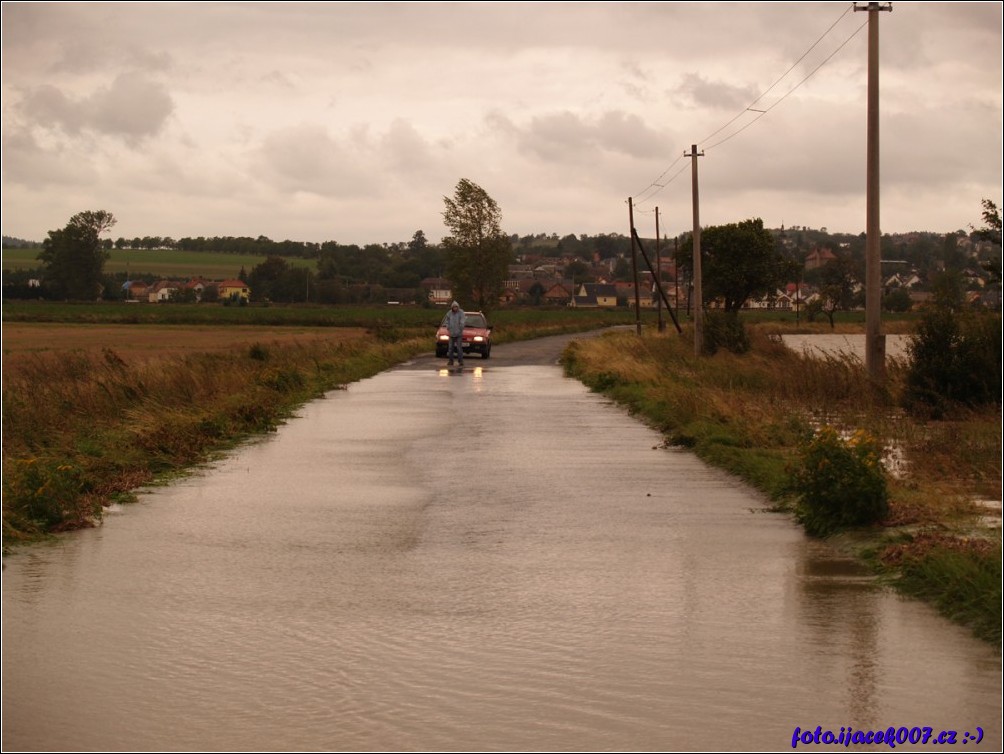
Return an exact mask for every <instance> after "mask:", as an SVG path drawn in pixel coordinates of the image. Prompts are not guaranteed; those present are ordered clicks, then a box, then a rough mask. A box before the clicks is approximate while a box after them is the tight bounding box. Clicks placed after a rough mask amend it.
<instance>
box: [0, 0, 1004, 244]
mask: <svg viewBox="0 0 1004 754" xmlns="http://www.w3.org/2000/svg"><path fill="white" fill-rule="evenodd" d="M852 8H853V4H852V3H842V2H837V3H826V2H823V3H763V2H760V3H703V2H701V3H572V2H566V3H555V4H551V3H515V2H509V3H499V4H496V3H459V4H458V3H302V4H298V3H289V2H284V3H211V2H210V3H202V2H200V3H191V4H188V3H90V2H89V3H26V2H4V3H3V19H2V32H3V68H2V87H3V117H2V124H3V125H2V129H3V154H2V209H3V219H2V224H3V233H4V234H5V235H12V236H16V237H20V238H26V239H31V240H38V241H40V240H42V239H44V238H45V236H46V233H47V231H49V230H53V229H56V228H60V227H62V226H64V225H65V224H66V222H67V220H69V218H70V217H71V216H72V215H73V214H75V213H77V212H80V211H83V210H98V209H103V210H107V211H109V212H111V213H112V214H114V215H115V217H116V218H117V219H118V224H117V226H116V227H115V228H113V229H112V232H111V236H112V237H113V238H117V237H119V236H125V237H127V238H131V237H133V236H136V235H139V236H144V235H154V236H171V237H174V238H180V237H183V236H199V235H206V236H212V235H234V236H258V235H265V236H268V237H269V238H272V239H273V240H283V239H293V240H298V241H318V242H320V241H326V240H335V241H338V242H340V243H358V244H365V243H382V242H395V241H407V240H410V239H411V238H412V236H413V235H414V233H415V231H417V230H419V229H421V230H423V231H424V232H425V234H426V236H427V237H428V238H429V239H430V240H432V241H438V240H439V239H440V237H441V236H442V235H444V234H445V233H446V230H445V228H444V226H443V221H442V212H443V197H444V196H445V195H452V194H453V192H454V189H455V187H456V185H457V182H458V181H459V180H460V179H462V178H467V179H470V180H472V181H474V182H475V183H477V184H479V185H480V186H481V187H482V188H484V189H485V190H486V191H487V192H488V193H489V194H490V195H491V196H492V197H493V198H494V199H495V200H496V201H497V202H498V204H499V206H500V208H501V210H502V217H503V227H504V230H505V231H506V232H508V233H518V234H520V235H525V234H528V233H558V234H559V235H566V234H568V233H575V234H580V233H588V234H590V235H594V234H597V233H623V234H627V233H628V210H627V203H626V202H627V198H628V197H629V196H632V197H635V198H636V200H641V201H640V204H639V207H638V212H637V214H636V224H637V226H638V228H639V231H640V232H641V234H642V235H645V236H652V235H654V232H655V226H654V222H655V221H654V214H653V211H652V210H653V209H654V208H655V207H656V206H658V207H659V211H660V218H661V220H660V229H661V230H662V232H663V233H666V234H668V235H670V236H672V235H675V234H677V233H680V232H683V231H686V230H689V228H690V225H691V221H692V209H691V180H690V167H689V165H690V160H689V159H682V155H683V153H684V151H688V150H689V149H690V146H691V145H692V144H697V145H698V148H699V149H703V150H704V152H705V154H704V156H703V157H701V158H700V159H699V170H700V176H699V184H700V197H701V203H700V217H701V223H702V225H704V226H707V225H716V224H721V223H728V222H736V221H739V220H744V219H747V218H751V217H760V218H762V219H763V221H764V223H765V224H766V225H767V226H768V227H779V226H780V225H782V224H784V225H786V226H791V225H807V226H809V227H813V228H820V227H826V228H828V229H829V230H830V231H831V232H836V231H840V232H851V233H860V232H863V231H864V229H865V135H866V134H865V126H866V92H867V28H861V29H860V31H858V29H859V27H862V26H863V25H865V24H866V23H867V17H868V15H869V14H868V13H864V12H854V11H853V10H850V12H846V13H845V11H848V10H849V9H852ZM1001 8H1002V5H1001V3H999V2H988V3H951V4H949V3H932V2H895V3H893V11H892V12H891V13H888V12H883V13H880V14H878V15H879V25H880V45H881V54H880V60H881V68H880V79H881V80H880V90H881V107H880V110H881V150H882V158H881V183H882V192H881V219H882V230H883V232H887V233H891V232H903V231H910V230H929V231H937V232H946V231H952V230H957V229H960V228H963V229H968V226H969V225H970V224H974V225H979V224H980V215H981V211H982V207H981V201H982V200H983V199H984V198H989V199H992V200H994V201H995V202H997V203H998V204H1000V202H1001V198H1002V197H1001V193H1002V177H1001V175H1002V81H1001V70H1002V16H1001ZM831 27H832V29H831ZM827 30H830V31H829V32H828V33H827ZM818 40H821V41H819V43H818V45H816V46H815V47H814V48H813V45H814V43H816V42H817V41H818ZM841 45H843V47H842V48H841V49H839V50H838V48H840V47H841ZM810 48H812V49H811V51H810ZM807 51H809V52H808V54H807V55H806V54H805V53H806V52H807ZM803 55H805V57H804V58H803ZM831 55H832V57H830V56H831ZM828 57H829V60H828V62H825V63H824V61H825V60H826V58H828ZM821 64H822V65H821ZM820 66H821V67H820ZM789 71H790V72H789ZM813 71H815V73H813ZM786 72H787V75H786V76H785V74H786ZM810 74H811V75H810ZM782 77H783V78H782ZM807 77H808V78H807ZM779 79H780V81H779ZM776 82H777V83H776ZM775 83H776V85H775V86H774V87H773V88H770V87H771V86H772V85H774V84H775ZM796 87H797V88H796ZM765 93H766V94H765ZM761 95H763V96H761ZM747 108H750V109H747ZM764 110H767V111H768V112H767V113H766V114H765V115H762V117H759V116H761V113H760V112H757V111H764ZM737 116H738V117H737ZM757 117H759V120H756V122H753V120H754V118H757ZM733 119H735V120H734V122H732V123H731V125H728V126H727V127H726V128H725V129H724V130H722V131H719V129H720V128H721V127H723V126H726V124H729V123H730V121H733ZM744 126H748V127H747V128H745V130H742V131H741V132H739V130H740V129H742V128H743V127H744ZM716 132H718V133H716ZM737 132H738V133H737ZM729 137H731V138H729ZM681 169H682V172H680V171H681ZM653 184H656V185H653ZM659 185H665V188H659Z"/></svg>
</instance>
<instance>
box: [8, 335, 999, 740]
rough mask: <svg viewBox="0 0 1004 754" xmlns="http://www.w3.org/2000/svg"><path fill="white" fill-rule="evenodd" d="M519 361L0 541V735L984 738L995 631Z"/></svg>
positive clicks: (545, 366) (339, 398)
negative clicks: (924, 600)
mask: <svg viewBox="0 0 1004 754" xmlns="http://www.w3.org/2000/svg"><path fill="white" fill-rule="evenodd" d="M518 349H519V347H518V346H515V345H514V346H511V347H505V348H503V347H497V348H496V349H495V351H494V352H493V358H492V359H491V360H489V361H484V362H482V361H481V360H477V359H469V360H468V361H467V367H466V369H465V370H464V372H462V373H460V372H447V371H445V370H442V369H440V367H441V366H442V362H441V361H434V360H432V359H418V360H416V361H415V362H413V363H412V364H409V365H406V366H405V367H403V368H399V369H395V370H391V371H389V372H385V373H383V374H381V375H378V376H377V377H374V378H372V379H369V380H365V381H362V382H359V383H356V384H353V385H351V386H350V387H349V389H348V390H345V391H337V392H334V393H331V394H330V395H329V396H328V397H327V398H326V399H325V400H321V401H317V402H314V403H312V404H310V405H309V406H307V407H305V408H304V409H303V410H302V412H301V416H300V418H298V419H296V420H294V421H291V422H290V423H289V424H288V425H286V426H284V427H282V428H280V430H279V431H278V432H277V433H276V434H275V435H273V436H271V437H269V438H267V439H266V440H264V441H262V442H258V443H256V444H253V445H249V446H247V447H244V448H241V449H240V450H238V451H236V452H234V453H233V454H232V455H230V456H229V457H228V458H226V459H225V460H223V461H220V462H219V463H217V464H215V465H214V466H213V467H212V468H210V469H208V470H206V471H205V472H203V473H200V474H198V475H197V476H193V477H191V478H188V479H185V480H182V481H180V482H177V483H175V484H172V485H171V486H168V487H164V488H159V489H154V490H151V491H149V492H148V493H146V494H143V495H142V496H141V500H140V502H139V503H138V504H136V505H131V506H127V507H124V508H121V509H118V510H115V511H113V512H112V513H111V514H110V515H109V516H108V517H107V518H106V522H105V524H104V525H103V526H102V527H100V528H98V529H94V530H90V531H84V532H79V533H75V534H72V535H69V536H64V537H61V538H60V539H59V541H58V542H56V543H54V544H51V545H44V546H40V547H34V548H30V549H25V550H22V551H20V552H17V553H16V554H14V555H13V556H11V557H8V558H7V560H6V563H7V568H6V569H5V571H4V574H3V747H4V750H10V749H21V750H55V749H77V750H98V749H101V750H126V749H136V750H160V749H164V750H224V749H225V750H258V749H264V750H367V751H373V750H448V751H468V750H522V751H526V750H552V751H553V750H562V751H570V750H596V749H615V750H666V749H708V748H710V749H715V748H721V749H733V750H744V749H754V750H755V749H760V750H772V749H788V748H790V747H791V742H792V736H793V732H794V730H795V728H796V727H799V728H801V729H802V730H810V731H812V730H814V729H815V727H816V726H817V725H818V726H822V729H823V730H824V731H825V730H828V729H829V730H832V731H834V733H839V732H840V730H841V728H842V727H846V726H851V727H853V728H854V729H855V730H862V731H867V730H874V729H882V730H885V729H886V728H888V727H889V726H894V727H896V728H899V727H901V726H903V727H905V728H907V729H910V728H913V727H918V728H923V727H925V726H930V727H931V728H932V729H933V730H934V734H935V735H937V734H938V733H940V731H941V730H942V729H948V730H956V731H958V741H959V747H960V748H964V749H965V750H969V751H974V750H975V751H981V750H985V751H994V750H999V749H1000V746H1001V660H1000V657H998V656H996V655H995V653H994V652H993V650H992V648H990V647H988V646H987V645H985V644H982V643H980V642H978V641H976V640H975V639H972V638H971V637H970V636H969V634H968V633H967V632H966V631H965V630H963V629H960V628H957V627H955V626H953V625H951V624H949V623H948V622H946V621H945V620H943V619H941V618H940V617H938V616H937V615H936V614H935V613H934V612H933V611H932V610H931V609H930V608H928V607H926V606H924V605H922V604H919V603H916V602H911V601H905V600H902V599H900V598H899V597H897V596H895V595H894V594H892V593H890V592H888V591H886V590H883V589H882V588H880V587H878V586H877V585H876V584H874V583H873V581H872V580H871V579H870V578H869V577H867V576H866V575H865V574H863V573H862V572H860V571H859V570H858V569H857V568H856V567H855V566H854V564H853V563H849V562H847V561H845V560H843V559H841V558H840V557H839V556H837V555H836V554H835V553H834V552H833V551H832V550H830V549H829V548H828V547H826V546H825V545H823V544H820V543H818V542H814V541H811V540H809V539H807V538H806V537H805V536H804V535H803V534H802V533H801V531H800V529H799V528H798V527H796V526H795V525H794V524H793V523H792V522H791V521H790V520H789V519H788V518H786V517H784V516H781V515H777V514H772V513H768V512H765V511H764V510H763V506H764V504H765V503H764V501H763V500H762V499H760V498H759V497H758V496H757V495H755V494H754V493H751V492H750V491H749V490H748V489H747V488H745V487H743V486H742V485H740V484H739V483H737V482H736V481H734V480H733V479H731V478H730V477H728V476H726V475H723V474H721V473H719V472H717V471H714V470H711V469H709V468H707V467H706V466H704V465H703V464H701V463H700V462H699V461H697V460H696V459H695V458H694V457H693V456H691V455H689V454H687V453H685V452H682V451H678V450H672V449H665V448H662V447H661V437H660V436H659V435H658V434H657V433H655V432H653V431H652V430H650V429H648V428H647V427H645V426H643V425H642V424H640V423H639V422H637V421H636V420H634V419H632V418H631V417H629V416H627V415H626V414H625V413H624V412H623V411H622V410H620V409H619V408H617V407H615V406H613V405H611V404H609V403H608V402H607V401H605V400H604V399H603V398H601V397H599V396H597V395H595V394H592V393H589V392H588V391H587V390H586V389H585V388H584V387H582V386H581V385H580V384H579V383H578V382H576V381H574V380H571V379H566V378H564V377H563V376H562V374H561V371H560V369H559V368H558V367H556V366H553V365H551V364H550V363H549V362H551V361H553V355H552V356H550V357H547V358H541V357H534V358H530V357H527V358H522V357H521V358H516V357H515V356H514V355H515V354H519V353H522V352H520V351H519V350H518ZM496 356H497V358H496ZM977 726H980V727H981V728H982V729H983V731H984V738H983V741H982V743H980V744H979V745H976V744H975V743H974V742H972V741H970V742H969V743H968V744H967V745H965V746H964V747H963V746H962V738H963V733H965V732H969V733H971V734H972V735H975V733H976V727H977ZM799 748H801V749H805V748H810V749H811V748H817V749H818V748H824V749H825V748H829V747H820V746H817V745H815V744H809V745H803V744H799ZM897 748H898V749H899V748H904V747H897ZM906 748H911V749H915V748H918V747H906ZM933 748H939V747H933ZM940 748H942V749H944V748H945V747H944V746H941V747H940ZM951 748H956V747H951Z"/></svg>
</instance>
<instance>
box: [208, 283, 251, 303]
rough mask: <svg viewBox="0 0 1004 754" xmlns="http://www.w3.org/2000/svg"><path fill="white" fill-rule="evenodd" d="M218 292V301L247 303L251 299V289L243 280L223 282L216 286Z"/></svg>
mask: <svg viewBox="0 0 1004 754" xmlns="http://www.w3.org/2000/svg"><path fill="white" fill-rule="evenodd" d="M216 287H217V289H219V292H220V301H234V300H236V299H241V300H243V301H248V300H249V299H250V298H251V289H250V288H248V284H247V283H245V282H244V281H243V280H224V281H222V282H220V283H217V284H216Z"/></svg>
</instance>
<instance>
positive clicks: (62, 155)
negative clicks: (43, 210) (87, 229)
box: [3, 129, 98, 190]
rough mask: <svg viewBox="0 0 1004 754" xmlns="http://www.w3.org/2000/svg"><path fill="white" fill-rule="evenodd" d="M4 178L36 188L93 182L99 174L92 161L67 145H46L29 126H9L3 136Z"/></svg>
mask: <svg viewBox="0 0 1004 754" xmlns="http://www.w3.org/2000/svg"><path fill="white" fill-rule="evenodd" d="M3 171H4V181H5V182H6V183H10V184H16V185H20V186H24V187H26V188H29V189H32V190H41V189H45V188H47V187H59V186H73V187H79V186H87V185H93V184H94V183H95V181H96V180H97V178H98V175H97V172H96V171H95V169H94V166H93V164H92V161H91V160H90V159H89V158H87V157H84V158H81V157H80V155H78V154H77V152H76V150H75V149H68V148H66V147H65V146H63V145H59V144H57V145H54V146H51V147H49V148H43V147H42V146H41V145H40V144H39V143H38V141H37V140H36V139H35V138H34V137H33V136H32V135H31V133H30V132H29V131H27V130H25V129H17V130H15V129H8V130H6V131H5V132H4V136H3Z"/></svg>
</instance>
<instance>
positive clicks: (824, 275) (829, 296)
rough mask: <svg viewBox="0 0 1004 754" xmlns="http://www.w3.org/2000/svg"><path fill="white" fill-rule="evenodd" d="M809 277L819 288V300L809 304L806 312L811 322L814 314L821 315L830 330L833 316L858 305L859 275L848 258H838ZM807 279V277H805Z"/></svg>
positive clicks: (834, 325)
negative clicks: (824, 316) (828, 323)
mask: <svg viewBox="0 0 1004 754" xmlns="http://www.w3.org/2000/svg"><path fill="white" fill-rule="evenodd" d="M814 272H815V273H816V274H815V275H813V276H811V277H812V279H814V280H815V281H816V284H817V285H818V287H819V298H817V299H816V300H814V301H813V302H812V303H811V304H809V306H808V308H807V311H808V315H809V321H810V322H811V321H812V320H813V319H814V318H815V316H816V314H818V313H823V314H825V315H826V318H827V319H828V320H829V322H830V329H831V330H832V329H834V328H835V327H836V322H835V321H834V315H835V314H836V313H837V312H838V311H847V310H849V309H851V308H853V307H854V306H855V305H856V304H859V303H860V300H861V294H860V290H859V286H858V280H859V275H858V274H857V272H856V270H855V267H854V262H853V261H852V260H851V258H850V257H847V256H838V257H837V258H836V259H833V260H831V261H829V262H827V263H826V264H825V265H823V266H822V267H821V268H819V269H818V270H814ZM807 277H809V276H807Z"/></svg>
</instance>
